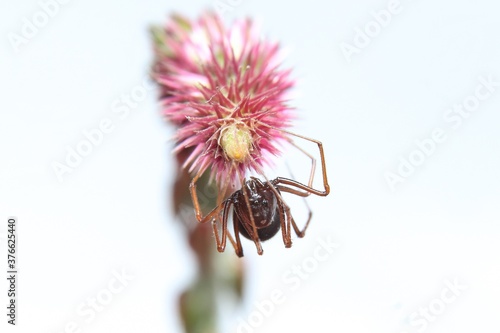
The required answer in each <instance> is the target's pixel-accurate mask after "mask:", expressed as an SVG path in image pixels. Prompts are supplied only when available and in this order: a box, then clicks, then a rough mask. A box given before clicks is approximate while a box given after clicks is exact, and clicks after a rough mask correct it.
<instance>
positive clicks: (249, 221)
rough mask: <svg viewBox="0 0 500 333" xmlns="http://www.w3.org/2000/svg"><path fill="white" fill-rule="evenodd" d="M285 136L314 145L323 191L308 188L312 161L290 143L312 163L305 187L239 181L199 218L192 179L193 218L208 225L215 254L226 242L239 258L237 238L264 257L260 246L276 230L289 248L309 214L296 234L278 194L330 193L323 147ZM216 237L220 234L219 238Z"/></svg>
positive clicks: (280, 182)
mask: <svg viewBox="0 0 500 333" xmlns="http://www.w3.org/2000/svg"><path fill="white" fill-rule="evenodd" d="M289 134H292V135H295V136H297V137H300V138H302V139H305V140H308V141H311V142H314V143H316V144H317V145H318V148H319V152H320V157H321V168H322V175H323V185H324V188H325V190H324V191H321V190H317V189H314V188H312V183H313V179H314V171H315V168H316V160H315V158H314V157H313V156H311V155H310V154H308V153H307V152H305V151H304V150H302V149H301V148H300V147H298V146H296V145H295V144H294V143H293V141H291V140H290V143H291V144H292V145H294V146H295V147H297V148H298V149H299V150H301V151H302V152H303V153H304V154H306V155H307V156H309V157H310V158H311V160H312V167H311V173H310V176H309V183H308V184H307V185H305V184H302V183H300V182H298V181H295V180H292V179H289V178H284V177H277V178H276V179H273V180H268V179H267V178H266V179H265V181H262V180H260V179H258V178H256V177H250V179H249V180H246V179H243V181H242V185H241V189H240V190H237V191H235V192H234V193H233V194H231V195H230V196H229V197H227V198H226V199H225V200H224V201H222V202H221V199H220V198H219V199H218V202H219V203H218V205H217V207H215V208H214V209H213V210H212V211H211V212H210V213H208V214H207V215H205V216H203V213H202V211H201V208H200V205H199V202H198V195H197V194H196V181H197V180H198V178H199V175H197V176H195V177H194V178H193V180H192V181H191V183H190V185H189V189H190V193H191V197H192V200H193V204H194V208H195V213H196V218H197V220H198V222H200V223H206V222H208V221H211V222H212V227H213V232H214V235H215V241H216V243H217V250H218V251H219V252H224V250H225V248H226V239H227V238H229V240H230V242H231V243H232V245H233V247H234V249H235V251H236V255H237V256H238V257H243V248H242V245H241V240H240V234H241V235H242V236H243V237H245V238H247V239H249V240H251V241H253V242H254V243H255V246H256V247H257V253H258V254H259V255H262V254H263V253H264V251H263V249H262V245H261V242H263V241H266V240H269V239H271V238H273V237H274V236H275V235H276V234H277V233H278V231H279V230H280V229H281V233H282V237H283V243H284V244H285V247H286V248H289V247H291V246H292V235H291V228H292V227H293V229H294V231H295V234H296V235H297V236H298V237H299V238H302V237H304V235H305V231H306V229H307V227H308V226H309V222H310V221H311V218H312V212H311V210H309V216H308V219H307V222H306V224H305V226H304V228H303V229H302V230H300V229H299V227H298V226H297V224H296V223H295V220H294V219H293V217H292V214H291V212H290V207H288V205H287V204H286V202H285V201H284V200H283V198H282V196H281V193H282V192H286V193H291V194H295V195H297V196H300V197H307V196H309V195H310V194H315V195H318V196H327V195H328V194H329V193H330V186H329V185H328V180H327V176H326V164H325V156H324V151H323V144H322V143H321V142H320V141H317V140H314V139H311V138H307V137H304V136H301V135H298V134H294V133H290V132H289ZM261 174H262V173H261ZM231 208H232V212H233V228H234V238H233V236H232V235H231V234H230V232H229V231H228V220H229V217H230V213H231ZM217 222H219V223H220V224H221V225H222V230H221V232H219V228H218V227H217V224H218V223H217ZM219 234H221V235H220V237H219Z"/></svg>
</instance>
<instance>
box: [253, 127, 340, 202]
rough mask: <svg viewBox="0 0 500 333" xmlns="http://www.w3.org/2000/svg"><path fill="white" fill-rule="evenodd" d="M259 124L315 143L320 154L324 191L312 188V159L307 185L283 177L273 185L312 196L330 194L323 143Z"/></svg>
mask: <svg viewBox="0 0 500 333" xmlns="http://www.w3.org/2000/svg"><path fill="white" fill-rule="evenodd" d="M259 123H260V124H261V125H262V126H266V127H268V128H271V129H274V130H276V131H280V132H283V133H286V134H289V135H292V136H295V137H298V138H301V139H304V140H307V141H310V142H313V143H315V144H317V145H318V149H319V154H320V158H321V171H322V175H323V186H324V188H325V190H324V191H320V190H317V189H315V188H313V187H312V179H313V177H314V169H315V166H316V161H315V159H314V158H313V166H312V170H311V175H310V176H309V184H308V185H305V184H302V183H300V182H298V181H295V180H292V179H288V178H283V177H278V178H276V179H275V180H274V184H276V185H281V184H285V185H289V186H292V187H296V188H298V189H301V190H304V191H305V192H308V193H312V194H315V195H319V196H322V197H326V196H327V195H328V194H329V193H330V185H328V177H327V175H326V162H325V152H324V150H323V143H321V141H318V140H315V139H311V138H308V137H306V136H303V135H299V134H296V133H293V132H290V131H287V130H284V129H280V128H276V127H274V126H269V125H266V124H264V123H261V122H259ZM289 142H290V143H292V144H293V145H294V146H295V147H297V148H299V147H298V146H297V145H295V144H294V143H293V141H292V140H291V139H289ZM299 149H300V150H302V149H301V148H299ZM302 151H303V150H302ZM304 152H305V151H304ZM306 154H307V153H306ZM307 155H309V154H307ZM309 156H310V155H309ZM303 194H305V193H303ZM297 195H300V194H297ZM300 196H305V195H300Z"/></svg>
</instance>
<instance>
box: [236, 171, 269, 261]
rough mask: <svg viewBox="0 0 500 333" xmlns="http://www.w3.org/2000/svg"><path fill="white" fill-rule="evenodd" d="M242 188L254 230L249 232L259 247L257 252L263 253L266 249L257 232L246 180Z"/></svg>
mask: <svg viewBox="0 0 500 333" xmlns="http://www.w3.org/2000/svg"><path fill="white" fill-rule="evenodd" d="M241 190H242V191H243V198H245V204H246V206H247V211H248V215H249V216H250V222H251V223H250V224H251V225H252V230H251V232H250V233H249V234H250V235H251V236H252V240H253V242H254V243H255V247H257V253H258V254H259V255H262V254H263V253H264V250H263V249H262V244H261V243H260V239H259V234H258V233H257V226H256V225H255V219H254V217H253V214H252V208H251V207H250V200H249V199H248V193H247V190H246V186H245V180H243V183H242V185H241Z"/></svg>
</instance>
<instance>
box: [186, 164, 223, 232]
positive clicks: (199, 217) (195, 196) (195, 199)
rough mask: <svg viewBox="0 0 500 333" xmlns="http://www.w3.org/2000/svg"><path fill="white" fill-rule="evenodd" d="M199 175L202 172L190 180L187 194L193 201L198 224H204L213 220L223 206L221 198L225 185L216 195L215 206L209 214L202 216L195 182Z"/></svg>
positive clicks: (200, 173)
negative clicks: (188, 193)
mask: <svg viewBox="0 0 500 333" xmlns="http://www.w3.org/2000/svg"><path fill="white" fill-rule="evenodd" d="M201 175H202V172H201V171H200V172H198V173H197V174H196V176H195V177H194V178H193V180H191V183H190V184H189V192H190V194H191V200H192V201H193V206H194V211H195V215H196V219H197V220H198V222H200V223H206V222H208V221H211V220H213V219H214V216H215V215H217V214H218V213H219V212H220V209H221V207H222V206H223V205H224V204H225V203H224V201H222V196H223V195H224V193H225V192H226V191H225V189H226V188H227V183H226V184H225V185H224V187H223V190H219V193H218V195H217V206H216V207H215V208H214V209H212V210H211V211H210V213H208V214H207V215H205V216H203V212H202V211H201V207H200V203H199V201H198V194H197V193H196V182H197V181H198V179H199V178H200V177H201Z"/></svg>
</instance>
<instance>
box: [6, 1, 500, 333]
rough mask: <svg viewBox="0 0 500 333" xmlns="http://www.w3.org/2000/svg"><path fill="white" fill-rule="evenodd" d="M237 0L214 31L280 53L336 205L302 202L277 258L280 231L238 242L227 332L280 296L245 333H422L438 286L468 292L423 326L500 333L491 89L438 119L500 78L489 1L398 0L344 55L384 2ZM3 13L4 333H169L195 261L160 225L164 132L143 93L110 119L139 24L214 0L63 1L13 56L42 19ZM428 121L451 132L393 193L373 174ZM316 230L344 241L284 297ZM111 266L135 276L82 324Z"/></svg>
mask: <svg viewBox="0 0 500 333" xmlns="http://www.w3.org/2000/svg"><path fill="white" fill-rule="evenodd" d="M221 1H222V0H221ZM232 2H233V3H238V4H236V5H235V6H234V8H233V10H232V11H231V12H228V13H226V15H225V17H224V19H225V20H226V21H227V22H230V21H232V20H233V19H234V18H240V17H245V16H250V17H253V18H256V19H258V21H259V22H260V25H261V29H262V33H263V36H266V37H269V38H271V39H273V40H278V41H280V43H281V44H282V45H283V47H284V48H285V49H286V51H287V53H286V54H287V58H286V65H287V66H293V68H294V72H293V75H294V77H296V78H297V80H298V85H297V88H296V89H295V96H296V97H295V98H294V100H293V101H292V104H293V105H294V106H296V107H297V113H298V115H299V120H298V121H297V125H296V128H295V129H294V130H295V131H296V132H298V133H301V134H304V135H308V136H311V137H315V138H317V139H319V140H321V141H323V143H324V145H325V154H326V158H327V165H328V173H329V177H330V183H331V187H332V193H331V195H330V196H328V197H327V198H310V199H308V201H309V203H310V205H311V207H312V209H313V211H314V217H313V221H312V224H311V226H310V229H309V230H308V233H307V235H306V237H305V238H304V239H300V240H296V241H295V242H294V246H293V247H292V248H291V249H284V247H283V244H282V242H281V240H280V239H279V237H277V238H276V239H274V240H271V241H270V242H268V243H265V244H264V248H265V254H264V256H262V257H258V256H257V255H256V254H255V250H254V248H253V247H252V245H251V244H250V243H245V244H244V246H245V254H246V257H245V258H246V259H245V260H247V263H248V266H247V269H248V271H249V272H250V274H249V276H250V277H249V281H248V286H247V289H246V290H247V298H246V303H245V304H244V306H243V308H242V309H240V310H237V311H235V312H234V313H232V314H230V315H229V316H228V317H229V318H231V319H229V320H228V321H227V322H225V325H224V327H226V330H227V332H235V331H236V330H237V325H240V324H241V322H242V320H244V319H246V318H247V317H248V316H249V315H251V314H253V316H254V317H255V318H258V317H259V316H261V315H259V314H256V312H258V309H257V308H256V307H255V306H254V303H255V302H261V303H262V302H265V301H266V300H269V299H270V295H271V294H272V291H273V290H275V289H277V290H280V291H282V292H283V294H284V298H285V299H286V301H284V302H283V303H282V304H278V305H276V306H275V307H274V309H272V311H271V312H272V313H271V314H270V315H269V316H267V317H265V319H264V320H263V322H262V323H259V324H255V322H254V324H255V325H254V326H256V327H254V328H253V331H254V332H277V331H283V332H299V331H306V330H308V331H319V327H322V329H321V331H327V332H344V333H348V332H385V333H387V332H394V333H401V332H419V330H418V329H419V328H422V327H423V326H421V325H415V323H413V324H412V323H411V319H410V318H411V316H412V314H414V313H415V312H417V313H418V311H419V309H420V308H424V307H429V306H430V305H432V304H433V306H437V309H439V304H444V303H442V302H441V301H439V299H440V297H441V294H442V292H443V291H444V290H445V289H446V288H447V287H446V281H447V280H449V281H452V282H453V281H454V280H457V281H458V282H459V283H460V284H461V285H464V286H466V287H467V289H466V290H464V291H462V292H460V293H459V296H458V297H455V300H454V301H453V302H451V304H446V305H445V308H444V309H439V310H441V312H442V313H440V314H439V315H437V316H435V318H434V319H433V322H430V323H429V324H428V326H426V327H425V329H423V330H422V329H421V330H420V331H426V332H464V333H465V332H494V333H498V332H500V321H499V319H498V318H499V313H500V260H499V255H500V242H499V239H500V228H499V226H498V224H499V222H500V208H499V207H500V205H499V199H500V177H499V176H498V173H499V171H500V150H499V148H500V116H499V113H498V112H499V110H500V87H498V86H497V87H496V90H495V91H494V92H493V93H492V94H491V96H489V98H487V99H486V100H484V101H481V102H480V105H479V107H478V108H477V109H476V110H475V111H474V112H472V113H471V114H470V116H469V117H468V118H467V119H464V120H463V122H462V123H461V125H460V126H459V127H458V128H456V129H454V128H453V127H452V123H450V122H447V121H446V120H445V119H444V118H443V117H444V115H445V114H446V112H447V110H448V109H450V108H452V107H453V106H454V105H455V104H460V103H463V101H464V100H466V99H467V98H469V97H470V96H473V95H474V93H475V91H476V88H477V87H478V85H479V84H480V81H479V79H478V78H479V77H480V76H483V77H484V78H487V77H488V76H492V78H493V79H494V80H499V81H500V61H499V59H500V38H499V36H498V33H499V31H500V21H499V20H498V13H499V12H500V11H499V10H500V6H498V5H497V4H496V3H495V2H492V1H486V0H483V1H474V2H470V1H458V2H457V1H447V0H438V1H429V0H419V1H410V0H401V2H400V4H399V11H398V14H396V15H392V17H391V19H390V22H389V23H388V24H387V25H386V26H385V27H382V28H381V31H380V32H378V34H376V36H374V37H373V38H371V42H370V43H369V45H368V46H366V47H363V48H360V49H359V53H356V54H353V55H352V57H351V58H350V61H348V60H347V58H346V57H345V56H344V54H343V52H342V51H341V45H345V44H342V43H349V44H352V45H355V44H354V39H355V37H356V29H357V28H359V29H364V28H365V26H366V25H367V24H368V26H369V25H370V24H371V23H370V22H375V21H374V18H373V16H372V15H371V13H372V12H379V11H380V10H383V9H387V8H388V2H386V1H356V2H352V1H336V2H326V1H318V2H311V1H309V2H304V1H290V2H287V3H286V5H285V3H284V2H280V3H277V2H269V1H263V0H241V1H232ZM0 3H1V9H0V22H1V23H0V48H1V52H0V57H1V58H0V59H1V61H0V73H1V75H0V88H1V90H0V91H1V99H0V109H1V111H0V112H1V113H0V156H1V158H0V219H1V223H2V225H1V227H0V233H1V234H0V236H2V235H3V237H4V238H0V242H1V248H2V250H1V251H2V253H5V248H6V247H5V243H6V242H5V232H6V230H5V229H6V224H7V222H6V219H7V217H8V216H11V215H14V216H17V217H18V219H19V226H18V234H19V237H20V240H19V243H18V245H19V253H18V255H19V267H20V268H19V271H20V277H19V289H20V292H19V299H18V301H19V309H18V311H19V317H18V321H19V324H18V326H16V331H18V332H42V333H43V332H47V333H49V332H58V333H59V332H64V330H65V326H66V325H67V324H68V323H70V322H72V321H74V322H76V323H77V324H78V325H79V328H81V329H82V331H83V332H180V324H179V320H178V319H177V317H176V316H175V313H176V307H175V306H176V305H175V301H176V295H177V293H178V292H179V290H181V288H183V286H185V285H186V284H188V283H189V279H190V278H191V277H192V275H193V268H192V264H193V258H192V256H191V255H189V253H188V249H187V247H186V246H185V245H184V240H183V239H182V233H181V228H179V227H178V226H177V224H176V223H175V222H174V221H173V220H172V219H171V217H170V216H171V212H170V200H171V198H170V194H169V193H170V192H169V191H170V186H171V182H172V180H173V172H174V169H173V160H172V156H171V155H170V153H169V151H170V149H171V147H172V143H171V142H169V141H168V139H169V138H170V137H171V135H172V133H173V132H172V129H171V128H170V127H169V126H167V125H165V124H164V123H163V121H162V119H161V117H160V115H159V106H158V105H157V102H156V91H154V90H150V91H149V92H148V94H147V96H146V98H145V99H144V100H143V101H141V102H140V103H139V104H138V105H137V107H136V108H133V109H132V110H131V111H130V113H129V114H128V115H127V116H126V117H123V118H120V117H118V115H117V114H114V113H113V112H111V108H112V104H113V103H114V102H115V101H116V100H119V99H120V96H121V95H122V94H130V92H131V91H132V89H133V88H134V87H136V86H138V85H141V84H142V82H143V79H144V78H146V77H147V72H148V68H149V66H150V64H151V61H152V51H151V42H150V40H149V35H148V27H149V26H150V25H151V24H155V23H156V24H159V23H162V22H164V20H165V19H166V15H167V14H169V13H171V12H172V11H177V12H180V13H182V14H185V15H188V16H190V17H195V16H197V15H198V14H199V13H200V12H201V11H202V10H203V9H205V8H209V9H210V8H214V5H215V4H216V2H215V1H201V0H200V1H189V2H181V1H178V2H176V3H173V2H168V1H164V2H161V1H152V0H149V1H116V0H109V1H95V0H87V1H78V0H73V1H70V2H69V3H68V4H65V5H60V8H59V11H58V13H57V14H56V15H54V17H51V18H50V19H49V21H48V23H47V24H46V25H45V26H44V27H41V28H40V29H39V31H38V33H37V34H36V35H35V36H34V37H33V38H30V39H29V40H28V41H27V43H26V44H24V45H21V46H20V48H19V51H18V52H16V50H15V49H14V48H13V47H12V45H11V43H10V42H9V37H8V36H9V33H16V34H20V33H21V28H22V26H23V24H24V23H23V18H27V19H28V20H32V18H33V15H35V14H36V13H37V12H39V11H40V10H41V9H40V8H41V7H40V5H39V4H38V2H37V1H16V2H14V1H7V0H0ZM483 91H484V90H483ZM105 118H109V119H110V120H111V121H112V123H113V126H114V127H113V130H112V132H111V133H109V134H106V135H105V136H104V139H103V141H102V143H101V144H100V145H99V146H97V147H94V149H93V151H92V153H90V154H89V155H88V156H87V157H85V158H84V160H83V161H82V163H81V164H80V165H79V166H78V167H77V168H75V170H74V171H73V172H72V173H71V174H66V175H64V179H63V182H59V181H58V179H57V176H56V175H55V173H54V171H53V168H52V166H51V165H52V163H53V162H54V161H58V162H64V159H65V158H66V154H67V150H66V147H67V146H69V147H73V148H74V147H76V145H77V144H78V143H79V142H81V140H83V139H84V138H85V137H84V136H83V134H82V131H84V130H90V129H92V128H96V127H97V126H98V125H99V123H100V121H101V120H102V119H105ZM436 128H440V129H442V130H443V131H444V132H445V134H446V137H447V139H446V140H445V141H444V142H442V143H439V144H437V146H436V147H435V149H434V152H433V153H432V154H431V155H430V156H428V157H426V158H425V160H424V161H423V163H422V164H421V165H419V166H417V167H416V168H415V171H414V172H413V174H411V175H409V176H408V177H406V178H405V181H404V182H403V183H398V184H397V185H396V187H395V191H391V188H390V186H389V185H388V183H387V181H386V179H385V177H384V175H385V174H386V173H387V172H397V169H398V166H399V164H400V158H404V159H408V158H409V156H410V155H411V154H412V153H413V154H418V153H414V152H415V150H416V149H417V148H418V147H417V145H416V143H415V141H416V140H420V141H421V140H425V139H428V138H430V137H431V133H432V131H433V130H434V129H436ZM306 146H307V145H306ZM308 150H309V151H311V152H314V153H315V150H314V146H312V147H310V149H308ZM285 156H286V155H285ZM415 156H416V155H415ZM285 176H286V175H285ZM317 186H320V185H319V184H317ZM301 209H302V211H301ZM303 210H304V208H303V206H302V207H300V206H297V208H295V209H294V211H295V212H296V213H297V214H298V215H299V216H300V214H301V213H302V214H304V211H303ZM329 237H330V238H331V239H332V240H334V241H335V242H337V243H338V244H340V245H339V247H338V248H337V249H336V250H335V251H334V253H332V254H331V255H330V256H328V259H327V260H325V261H323V262H319V263H318V265H317V267H313V266H308V268H309V269H310V270H312V272H311V273H310V274H309V275H308V277H307V279H300V280H298V281H299V282H300V286H299V287H298V288H297V289H296V290H292V284H291V283H289V282H286V280H284V279H283V275H284V274H285V275H286V274H287V272H288V271H289V270H290V269H291V268H292V267H293V266H294V265H302V264H303V263H306V264H311V263H314V261H313V260H314V259H311V258H313V257H311V256H312V255H313V253H314V251H315V249H316V247H317V246H318V244H319V243H318V240H326V239H328V238H329ZM230 254H231V255H232V253H230ZM1 258H5V254H2V255H1ZM308 258H309V259H308ZM304 260H305V261H304ZM2 261H5V259H2ZM311 265H312V264H311ZM1 266H2V267H5V263H2V264H1ZM311 267H313V268H311ZM122 269H124V270H125V271H126V272H128V274H129V275H133V276H134V278H133V279H132V280H131V281H130V282H128V285H127V286H126V287H125V289H124V290H123V291H122V292H120V293H118V294H116V295H114V297H113V299H112V300H111V302H110V303H109V304H108V305H106V306H105V308H104V309H103V311H102V312H99V313H97V315H96V317H95V318H94V319H93V320H91V321H90V322H88V323H87V322H85V321H84V318H83V317H82V316H79V315H78V314H77V312H76V311H77V308H78V307H79V306H81V304H82V302H85V301H86V299H87V298H88V297H95V296H96V294H98V293H99V292H101V291H102V290H103V289H105V288H107V286H108V283H109V281H111V280H112V279H113V272H114V271H117V272H120V271H121V270H122ZM2 270H3V268H2ZM2 276H3V274H2ZM288 276H289V275H288ZM5 282H6V280H5V279H4V278H2V283H0V287H1V292H0V295H1V296H0V300H1V304H2V306H1V308H2V309H4V310H1V315H0V318H2V319H1V324H0V327H2V331H4V327H7V324H6V316H5V314H4V313H5V312H6V309H5V306H4V304H6V302H7V297H6V290H7V289H6V287H7V286H6V283H5ZM448 295H451V294H449V293H448ZM440 302H441V303H440ZM255 318H254V319H255ZM315 327H316V328H315ZM9 329H11V327H9ZM10 331H14V330H9V332H10Z"/></svg>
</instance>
